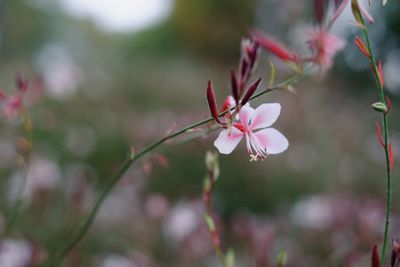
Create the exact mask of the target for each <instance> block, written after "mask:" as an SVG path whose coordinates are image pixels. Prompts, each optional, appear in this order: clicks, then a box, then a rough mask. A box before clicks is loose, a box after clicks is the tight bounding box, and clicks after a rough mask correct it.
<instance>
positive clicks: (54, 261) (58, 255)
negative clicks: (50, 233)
mask: <svg viewBox="0 0 400 267" xmlns="http://www.w3.org/2000/svg"><path fill="white" fill-rule="evenodd" d="M309 70H310V68H307V69H305V70H304V71H303V73H298V74H295V75H293V76H291V77H290V78H289V79H287V80H285V81H284V82H282V83H280V84H277V85H275V86H272V87H269V88H267V89H264V90H262V91H261V92H259V93H257V94H255V95H254V96H253V97H251V99H250V100H253V99H256V98H258V97H260V96H262V95H264V94H266V93H269V92H272V91H275V90H278V89H285V88H287V87H288V86H290V85H292V84H294V83H297V82H298V81H299V80H300V79H302V78H303V77H305V76H306V75H307V74H308V72H309ZM228 112H229V110H228V111H225V112H222V113H220V114H219V117H222V116H224V115H225V114H226V113H228ZM213 120H214V118H212V117H209V118H207V119H204V120H201V121H199V122H196V123H194V124H191V125H189V126H186V127H184V128H182V129H180V130H178V131H176V132H174V133H172V134H170V135H167V136H165V137H163V138H161V139H159V140H158V141H155V142H154V143H152V144H150V145H148V146H147V147H145V148H144V149H143V150H141V151H140V152H139V153H137V154H136V155H130V156H129V157H128V159H127V160H126V161H125V163H123V164H122V166H121V167H120V169H119V170H118V171H117V172H116V173H115V174H114V176H113V177H112V178H111V180H110V181H109V182H108V183H107V184H106V185H105V187H104V188H103V190H102V191H101V192H100V195H99V196H98V198H97V200H96V202H95V204H94V206H93V207H92V208H91V210H90V211H89V213H88V214H87V216H86V218H85V219H84V220H83V222H82V224H81V225H80V226H79V229H78V231H77V232H76V234H74V235H72V238H71V240H70V241H67V243H66V245H65V246H64V247H62V248H61V249H60V250H59V251H57V252H55V253H54V254H53V255H52V256H50V258H49V261H48V263H49V265H48V266H49V267H57V266H59V265H60V264H61V263H62V261H63V260H64V258H65V257H66V256H67V255H68V254H69V252H70V251H71V250H72V249H73V248H74V247H75V246H76V245H77V244H78V243H79V242H80V240H81V239H82V238H83V237H84V235H85V234H86V232H87V231H88V230H89V228H90V226H91V225H92V223H93V221H94V219H95V217H96V215H97V212H98V211H99V208H100V207H101V205H102V203H103V201H104V200H105V198H106V197H107V195H108V193H109V192H110V191H111V189H112V188H113V187H114V185H115V184H116V183H117V182H118V181H119V180H120V179H121V178H122V177H123V175H124V174H125V172H126V171H127V170H128V168H129V167H130V166H131V165H132V164H133V163H135V162H136V161H137V160H139V159H140V158H142V157H143V156H145V155H146V154H148V153H149V152H151V151H153V150H154V149H155V148H157V147H158V146H160V145H162V144H164V143H165V142H166V141H168V140H170V139H173V138H175V137H177V136H180V135H182V134H185V133H187V132H189V131H190V130H191V129H195V128H197V127H200V126H203V125H205V124H207V123H210V122H212V121H213Z"/></svg>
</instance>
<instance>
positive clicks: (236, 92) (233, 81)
mask: <svg viewBox="0 0 400 267" xmlns="http://www.w3.org/2000/svg"><path fill="white" fill-rule="evenodd" d="M231 90H232V96H233V98H234V99H235V102H236V103H238V101H239V86H238V83H237V79H236V74H235V72H234V71H233V70H231Z"/></svg>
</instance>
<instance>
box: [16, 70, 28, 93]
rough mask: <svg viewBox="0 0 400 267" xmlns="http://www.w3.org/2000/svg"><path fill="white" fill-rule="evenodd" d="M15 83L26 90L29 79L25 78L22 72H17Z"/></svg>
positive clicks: (22, 89) (20, 88)
mask: <svg viewBox="0 0 400 267" xmlns="http://www.w3.org/2000/svg"><path fill="white" fill-rule="evenodd" d="M15 84H16V85H17V88H18V90H19V91H21V92H25V91H26V90H27V89H28V80H27V79H24V78H23V77H22V75H21V74H20V73H18V74H17V77H16V78H15Z"/></svg>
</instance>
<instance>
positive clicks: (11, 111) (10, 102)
mask: <svg viewBox="0 0 400 267" xmlns="http://www.w3.org/2000/svg"><path fill="white" fill-rule="evenodd" d="M21 108H22V96H21V95H19V94H17V95H10V96H6V97H5V98H4V103H3V113H4V116H5V117H6V118H8V119H10V118H11V117H13V116H14V115H16V114H17V113H18V112H19V110H20V109H21Z"/></svg>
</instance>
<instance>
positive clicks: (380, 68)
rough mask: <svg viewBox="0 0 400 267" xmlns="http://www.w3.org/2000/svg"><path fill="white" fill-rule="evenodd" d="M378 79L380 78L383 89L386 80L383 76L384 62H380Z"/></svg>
mask: <svg viewBox="0 0 400 267" xmlns="http://www.w3.org/2000/svg"><path fill="white" fill-rule="evenodd" d="M378 77H379V84H380V86H381V88H383V86H384V85H385V78H384V76H383V69H382V61H381V60H379V62H378Z"/></svg>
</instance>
